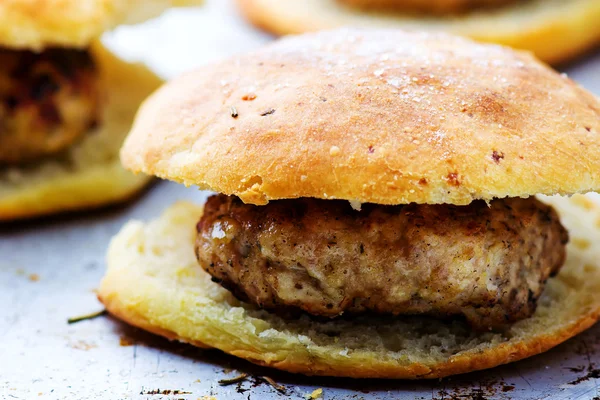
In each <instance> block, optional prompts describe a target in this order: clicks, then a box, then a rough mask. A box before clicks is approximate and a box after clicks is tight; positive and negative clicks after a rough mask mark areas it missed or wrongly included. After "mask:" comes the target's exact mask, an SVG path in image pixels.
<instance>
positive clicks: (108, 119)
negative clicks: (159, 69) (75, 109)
mask: <svg viewBox="0 0 600 400" xmlns="http://www.w3.org/2000/svg"><path fill="white" fill-rule="evenodd" d="M91 51H92V54H93V56H94V58H95V60H96V64H97V65H98V67H99V70H100V74H101V79H102V82H101V85H102V87H103V88H104V89H105V91H106V96H107V98H106V99H105V100H106V104H104V105H103V108H104V110H103V115H102V118H101V121H100V125H99V127H98V128H97V129H95V130H93V131H90V132H89V133H87V134H86V136H85V137H84V139H83V140H82V141H81V142H79V143H78V144H76V145H74V146H73V147H72V148H70V149H69V151H68V152H67V153H66V154H65V155H64V156H62V158H60V159H59V158H57V157H55V158H51V159H49V160H47V161H45V162H42V163H39V164H37V165H35V166H31V167H27V168H24V167H3V168H0V221H4V220H12V219H18V218H28V217H34V216H40V215H46V214H51V213H56V212H62V211H71V210H79V209H83V208H91V207H97V206H102V205H106V204H109V203H114V202H118V201H122V200H126V199H128V198H130V197H132V196H133V195H134V194H135V193H137V192H138V191H139V190H140V189H142V188H143V187H144V185H146V184H147V183H148V181H149V178H148V177H147V176H142V175H140V176H135V175H134V174H132V173H131V172H128V171H125V170H124V169H123V168H122V167H121V165H120V162H119V157H118V154H119V147H120V145H121V143H122V142H123V139H124V137H125V135H126V133H127V131H128V130H129V129H130V127H131V123H132V121H133V118H134V116H135V113H136V111H137V108H138V106H139V104H140V103H141V102H142V100H144V98H145V97H146V96H148V95H149V94H150V93H151V92H152V91H153V90H155V89H156V88H157V87H158V86H159V85H160V84H161V83H162V81H161V80H160V79H159V78H158V77H157V76H156V75H154V74H153V73H152V72H150V71H149V70H148V69H147V68H145V67H143V66H141V65H138V64H129V63H126V62H124V61H122V60H120V59H118V58H117V57H115V56H114V55H113V54H111V53H109V52H108V50H106V49H105V48H103V47H102V46H101V45H99V44H95V45H93V46H92V48H91Z"/></svg>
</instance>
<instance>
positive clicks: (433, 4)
mask: <svg viewBox="0 0 600 400" xmlns="http://www.w3.org/2000/svg"><path fill="white" fill-rule="evenodd" d="M515 1H516V0H337V2H338V3H340V4H345V5H348V6H351V7H359V8H362V9H364V10H382V9H387V10H390V11H416V12H422V13H424V14H445V15H447V14H453V13H463V12H467V11H473V10H475V9H478V8H489V7H498V6H503V5H507V4H510V3H514V2H515Z"/></svg>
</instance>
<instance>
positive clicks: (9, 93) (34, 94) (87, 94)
mask: <svg viewBox="0 0 600 400" xmlns="http://www.w3.org/2000/svg"><path fill="white" fill-rule="evenodd" d="M99 103H100V82H99V78H98V72H97V68H96V66H95V65H94V61H93V60H92V56H91V55H90V54H89V52H87V51H84V50H75V49H58V48H54V49H47V50H45V51H43V52H41V53H34V52H30V51H18V50H9V49H0V164H21V163H26V162H31V161H36V160H38V159H39V158H41V157H45V156H49V155H53V154H56V153H58V152H60V151H62V150H64V149H66V148H67V147H69V146H71V145H72V144H73V143H74V142H76V141H77V140H78V139H79V138H81V137H82V136H83V135H85V134H86V132H88V131H89V130H90V129H91V128H93V127H94V126H96V125H97V124H98V121H99V116H100V106H99Z"/></svg>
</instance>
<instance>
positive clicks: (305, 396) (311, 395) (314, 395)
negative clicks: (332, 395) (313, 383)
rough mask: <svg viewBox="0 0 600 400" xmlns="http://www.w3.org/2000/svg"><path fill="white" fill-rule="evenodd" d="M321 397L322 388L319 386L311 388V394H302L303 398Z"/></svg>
mask: <svg viewBox="0 0 600 400" xmlns="http://www.w3.org/2000/svg"><path fill="white" fill-rule="evenodd" d="M322 397H323V389H321V388H318V389H315V390H313V392H312V393H311V394H308V393H307V394H305V395H304V398H305V399H306V400H315V399H320V398H322Z"/></svg>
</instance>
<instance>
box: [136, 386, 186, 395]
mask: <svg viewBox="0 0 600 400" xmlns="http://www.w3.org/2000/svg"><path fill="white" fill-rule="evenodd" d="M140 394H142V395H143V394H151V395H155V394H158V395H167V396H168V395H178V394H192V392H186V391H183V390H171V389H162V390H161V389H151V390H144V388H143V387H142V391H141V392H140Z"/></svg>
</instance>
